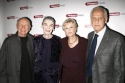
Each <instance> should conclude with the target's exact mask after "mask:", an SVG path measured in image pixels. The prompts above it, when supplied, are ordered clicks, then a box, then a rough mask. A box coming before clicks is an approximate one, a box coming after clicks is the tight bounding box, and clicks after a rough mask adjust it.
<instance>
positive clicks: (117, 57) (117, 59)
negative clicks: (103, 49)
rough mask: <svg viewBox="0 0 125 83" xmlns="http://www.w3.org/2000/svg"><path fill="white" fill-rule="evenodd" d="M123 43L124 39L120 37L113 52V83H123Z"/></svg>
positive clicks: (124, 54) (124, 55)
mask: <svg viewBox="0 0 125 83" xmlns="http://www.w3.org/2000/svg"><path fill="white" fill-rule="evenodd" d="M124 50H125V41H124V38H122V37H120V38H119V40H118V41H117V44H116V46H115V50H114V54H113V55H114V68H115V71H114V72H113V74H114V75H113V76H114V82H115V83H124V72H125V71H124V69H125V67H124V65H125V63H124V60H125V59H124V58H125V51H124Z"/></svg>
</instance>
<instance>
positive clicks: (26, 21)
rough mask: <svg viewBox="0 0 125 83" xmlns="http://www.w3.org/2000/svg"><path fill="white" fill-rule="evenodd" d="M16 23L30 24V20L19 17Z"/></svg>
mask: <svg viewBox="0 0 125 83" xmlns="http://www.w3.org/2000/svg"><path fill="white" fill-rule="evenodd" d="M17 23H18V24H26V23H27V24H30V22H29V20H28V19H26V18H22V19H20V20H18V22H17Z"/></svg>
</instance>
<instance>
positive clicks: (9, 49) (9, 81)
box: [0, 34, 34, 83]
mask: <svg viewBox="0 0 125 83" xmlns="http://www.w3.org/2000/svg"><path fill="white" fill-rule="evenodd" d="M27 37H28V40H27V49H28V52H29V57H30V61H31V67H32V71H33V65H34V52H33V43H32V36H31V35H29V34H28V36H27ZM20 44H21V41H20V38H19V37H18V36H17V34H14V35H12V36H9V37H7V38H6V39H5V41H4V43H3V45H2V47H1V50H0V83H20V63H21V45H20ZM31 75H32V76H31V77H32V80H33V82H34V73H33V72H32V73H31Z"/></svg>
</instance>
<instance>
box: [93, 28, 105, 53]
mask: <svg viewBox="0 0 125 83" xmlns="http://www.w3.org/2000/svg"><path fill="white" fill-rule="evenodd" d="M105 31H106V26H105V27H104V28H103V29H102V30H101V31H100V32H98V33H96V32H95V34H97V35H98V38H97V45H96V49H95V55H96V52H97V49H98V47H99V45H100V43H101V41H102V38H103V36H104V33H105Z"/></svg>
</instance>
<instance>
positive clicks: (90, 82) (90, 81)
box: [87, 75, 92, 83]
mask: <svg viewBox="0 0 125 83" xmlns="http://www.w3.org/2000/svg"><path fill="white" fill-rule="evenodd" d="M87 83H92V75H91V76H89V77H88V79H87Z"/></svg>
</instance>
